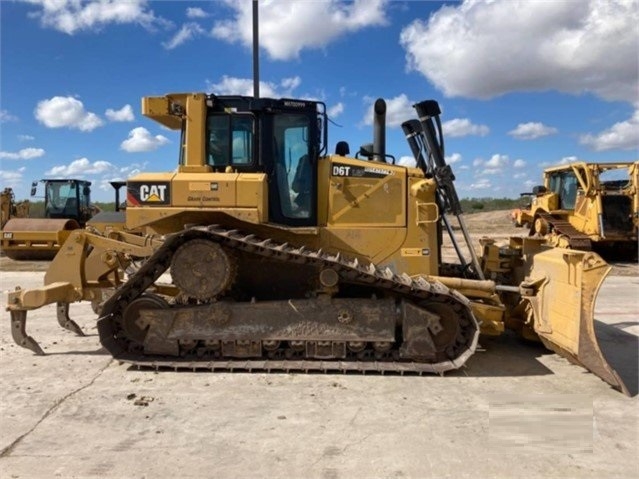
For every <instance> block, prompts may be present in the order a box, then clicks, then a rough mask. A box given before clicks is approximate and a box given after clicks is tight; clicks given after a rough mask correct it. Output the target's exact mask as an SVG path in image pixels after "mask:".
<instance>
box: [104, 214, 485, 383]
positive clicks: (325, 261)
mask: <svg viewBox="0 0 639 479" xmlns="http://www.w3.org/2000/svg"><path fill="white" fill-rule="evenodd" d="M195 238H206V239H209V240H211V241H216V242H218V243H220V244H221V245H222V246H225V247H227V248H230V249H232V250H240V251H244V252H246V253H249V254H253V255H257V256H261V257H265V258H269V259H275V260H279V261H283V262H293V263H298V264H307V265H311V266H317V267H319V268H332V269H333V270H335V271H336V272H337V273H338V274H339V277H340V280H341V281H342V282H346V283H354V284H358V285H365V286H368V287H370V288H371V292H373V293H386V294H391V295H394V296H396V297H401V298H404V299H408V300H411V301H413V302H414V303H416V304H418V305H420V306H421V305H424V304H428V303H431V302H432V303H439V304H447V305H448V306H450V307H451V308H452V310H453V311H454V312H455V313H456V314H457V316H458V318H459V321H458V322H459V325H460V328H459V334H458V336H457V340H456V342H455V345H454V346H453V347H452V349H451V350H450V351H448V350H447V354H448V356H449V358H448V359H446V360H442V361H439V362H435V363H422V362H415V361H405V360H401V361H400V360H396V355H393V354H387V355H385V357H383V358H380V357H379V355H378V357H375V356H373V357H371V358H365V360H361V358H359V357H353V358H347V359H336V360H312V359H298V358H293V359H286V360H282V359H268V358H264V359H255V360H253V359H250V360H245V359H229V358H215V360H211V358H209V357H206V356H204V357H198V355H197V354H195V353H194V352H189V351H184V352H183V353H181V357H161V356H148V355H144V354H143V353H142V351H141V348H137V349H136V348H132V347H131V341H130V340H129V338H127V337H126V334H125V333H124V329H123V328H122V326H121V324H122V317H123V313H124V310H125V309H126V306H127V305H128V304H129V303H130V302H131V301H132V300H134V299H135V298H137V297H139V296H140V295H141V294H143V293H144V292H145V291H146V290H148V289H149V288H150V287H151V286H152V285H153V284H154V283H155V281H157V279H158V278H159V277H160V276H161V275H162V274H163V273H164V272H165V271H166V270H167V269H168V268H169V266H170V264H171V258H172V256H173V253H174V252H175V251H176V250H177V248H179V247H180V246H181V245H182V244H184V243H186V242H187V241H190V240H192V239H195ZM102 311H103V315H102V317H101V318H100V319H99V321H98V331H99V334H100V341H101V343H102V344H103V346H104V347H105V348H106V349H107V350H108V351H109V352H110V353H111V354H112V355H113V357H114V358H116V359H117V360H120V361H123V362H126V363H130V364H132V365H134V366H137V367H141V368H155V369H160V368H162V369H184V370H209V371H219V370H223V371H233V370H244V371H267V372H268V371H304V372H308V371H322V372H344V373H345V372H359V373H367V372H377V373H382V374H383V373H395V374H405V373H408V374H420V375H421V374H423V373H443V372H445V371H449V370H452V369H457V368H459V367H461V366H462V365H463V364H464V363H465V362H466V360H467V359H468V358H469V357H470V356H471V355H472V354H473V353H474V351H475V348H476V345H477V339H478V336H479V326H478V324H477V321H476V319H475V317H474V315H473V313H472V310H471V308H470V302H469V300H468V299H467V298H466V297H464V296H463V295H461V294H459V293H458V292H457V291H455V290H450V289H449V288H447V287H446V286H444V285H443V284H441V283H439V282H430V281H427V280H426V279H424V278H423V277H415V278H411V277H409V276H408V275H406V274H403V275H396V274H394V273H393V272H392V271H391V270H390V269H388V268H386V269H381V268H378V267H376V266H374V265H373V264H370V263H367V264H363V263H360V262H359V261H358V260H356V259H354V260H349V259H346V258H344V257H342V256H340V255H339V254H337V255H332V254H327V253H323V252H322V251H321V250H310V249H307V248H305V247H294V246H291V245H288V244H286V243H277V242H275V241H273V240H270V239H266V240H262V239H259V238H257V237H255V236H254V235H251V234H248V235H247V234H244V233H241V232H240V231H238V230H226V229H223V228H221V227H219V226H209V227H193V228H189V229H186V230H184V231H181V232H179V233H175V234H172V235H170V236H168V237H167V238H166V241H165V242H164V243H163V245H162V246H161V247H160V248H158V250H156V252H155V253H154V254H153V255H152V256H151V257H150V258H149V259H148V260H147V261H146V262H145V263H144V264H143V265H142V267H141V268H140V269H139V270H138V271H137V272H136V273H135V274H134V275H133V276H132V277H130V278H129V280H128V281H127V282H126V283H125V284H124V285H122V286H121V287H120V288H119V289H118V290H117V291H116V293H115V294H114V295H113V296H112V297H111V298H109V299H108V300H107V301H106V302H105V304H104V307H103V310H102Z"/></svg>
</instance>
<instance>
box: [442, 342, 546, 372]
mask: <svg viewBox="0 0 639 479" xmlns="http://www.w3.org/2000/svg"><path fill="white" fill-rule="evenodd" d="M479 344H480V345H481V347H478V348H477V352H476V353H475V354H474V355H473V356H472V357H471V358H470V359H469V360H468V362H467V363H466V367H464V368H462V369H460V370H457V371H451V372H450V373H447V375H453V376H472V377H506V376H543V375H548V374H554V372H553V371H552V370H550V369H548V368H547V367H546V366H544V365H543V364H542V363H541V362H539V361H538V358H539V357H541V356H544V355H547V354H554V353H553V352H552V351H548V350H547V349H546V348H545V347H544V346H543V344H541V343H537V342H533V341H526V340H524V339H521V338H520V337H519V336H517V335H516V334H515V333H513V332H511V331H507V332H505V333H504V334H502V335H501V336H499V337H489V336H480V337H479Z"/></svg>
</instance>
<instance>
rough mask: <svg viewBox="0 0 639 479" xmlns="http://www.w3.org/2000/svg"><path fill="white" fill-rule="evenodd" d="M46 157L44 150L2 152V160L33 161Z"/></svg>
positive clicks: (29, 149) (31, 149) (0, 152)
mask: <svg viewBox="0 0 639 479" xmlns="http://www.w3.org/2000/svg"><path fill="white" fill-rule="evenodd" d="M43 155H44V150H43V149H42V148H23V149H22V150H20V151H18V152H15V153H13V152H7V151H0V158H1V159H6V160H32V159H33V158H39V157H41V156H43Z"/></svg>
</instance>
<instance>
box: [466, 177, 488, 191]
mask: <svg viewBox="0 0 639 479" xmlns="http://www.w3.org/2000/svg"><path fill="white" fill-rule="evenodd" d="M492 186H493V185H492V183H491V182H490V180H489V179H488V178H479V179H478V180H477V181H476V182H474V183H472V184H471V185H470V186H469V188H470V189H471V190H487V189H489V188H492Z"/></svg>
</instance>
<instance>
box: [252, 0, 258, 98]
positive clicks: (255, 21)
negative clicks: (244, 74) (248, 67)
mask: <svg viewBox="0 0 639 479" xmlns="http://www.w3.org/2000/svg"><path fill="white" fill-rule="evenodd" d="M257 7H258V5H257V0H253V96H254V97H255V98H259V97H260V39H259V36H260V35H259V33H260V32H259V19H258V15H257V14H258V8H257Z"/></svg>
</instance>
